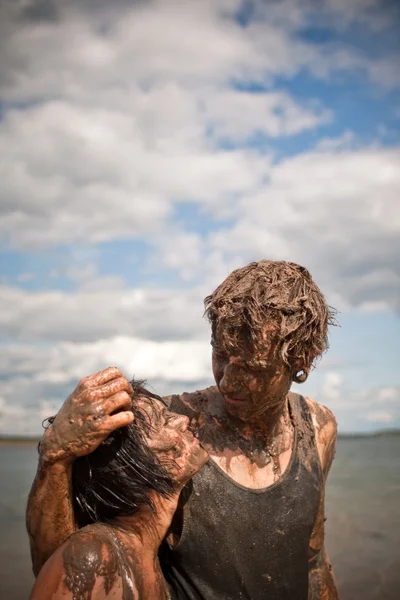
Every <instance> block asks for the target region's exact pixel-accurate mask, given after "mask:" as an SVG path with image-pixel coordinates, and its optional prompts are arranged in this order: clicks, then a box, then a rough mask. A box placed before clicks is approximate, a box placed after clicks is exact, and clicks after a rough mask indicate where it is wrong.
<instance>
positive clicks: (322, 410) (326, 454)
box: [306, 398, 337, 472]
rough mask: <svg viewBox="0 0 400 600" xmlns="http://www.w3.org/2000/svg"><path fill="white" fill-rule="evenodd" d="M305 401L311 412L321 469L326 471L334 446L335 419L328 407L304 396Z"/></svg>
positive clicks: (331, 458) (335, 433)
mask: <svg viewBox="0 0 400 600" xmlns="http://www.w3.org/2000/svg"><path fill="white" fill-rule="evenodd" d="M306 402H307V404H308V407H309V409H310V412H311V417H312V421H313V425H314V429H315V437H316V441H317V447H318V453H319V456H320V460H321V465H322V468H323V471H324V472H327V471H328V470H329V468H330V465H331V463H332V460H333V455H334V449H335V446H336V438H337V423H336V419H335V416H334V414H333V413H332V411H331V410H329V408H327V407H326V406H323V405H322V404H319V403H318V402H316V401H315V400H313V399H312V398H306Z"/></svg>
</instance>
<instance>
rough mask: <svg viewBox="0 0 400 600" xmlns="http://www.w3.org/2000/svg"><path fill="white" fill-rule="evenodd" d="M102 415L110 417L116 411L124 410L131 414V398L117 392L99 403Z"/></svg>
mask: <svg viewBox="0 0 400 600" xmlns="http://www.w3.org/2000/svg"><path fill="white" fill-rule="evenodd" d="M101 406H102V409H103V411H104V414H106V415H111V414H112V413H113V412H115V411H116V410H122V409H125V410H127V411H130V412H132V398H131V396H130V395H129V394H128V393H127V392H125V391H121V392H117V393H116V394H113V395H112V396H110V397H109V398H107V399H106V400H103V402H102V403H101Z"/></svg>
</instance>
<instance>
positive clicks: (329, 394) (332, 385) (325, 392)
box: [321, 371, 343, 402]
mask: <svg viewBox="0 0 400 600" xmlns="http://www.w3.org/2000/svg"><path fill="white" fill-rule="evenodd" d="M342 382H343V378H342V376H341V375H340V374H339V373H336V372H334V371H328V373H326V374H325V377H324V381H323V384H322V390H321V393H322V397H323V398H324V400H325V399H326V400H327V401H328V402H331V401H335V400H339V399H340V398H341V396H342V394H343V392H342Z"/></svg>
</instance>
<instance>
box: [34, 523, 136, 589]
mask: <svg viewBox="0 0 400 600" xmlns="http://www.w3.org/2000/svg"><path fill="white" fill-rule="evenodd" d="M117 590H118V591H119V592H120V597H121V598H122V593H123V590H121V581H120V578H119V572H118V564H117V563H116V561H115V557H113V556H112V555H110V552H109V549H108V548H107V547H106V545H105V544H104V543H103V542H102V541H101V540H99V539H98V538H97V537H96V536H93V535H90V534H86V533H85V532H84V530H83V531H82V533H78V534H77V535H76V536H72V537H71V538H70V539H69V540H67V542H65V543H64V544H63V545H62V546H60V548H58V549H57V550H56V551H55V552H54V554H53V555H52V556H51V557H50V558H49V559H48V560H47V562H46V563H45V565H44V566H43V568H42V569H41V571H40V573H39V575H38V577H37V579H36V582H35V585H34V586H33V590H32V592H31V595H30V600H75V599H76V598H78V597H79V598H83V597H85V598H87V597H90V598H92V600H105V599H106V598H109V597H110V595H109V593H110V592H111V593H112V595H113V596H114V592H115V591H117ZM114 597H115V596H114ZM136 599H137V595H136V594H135V595H134V596H132V600H136Z"/></svg>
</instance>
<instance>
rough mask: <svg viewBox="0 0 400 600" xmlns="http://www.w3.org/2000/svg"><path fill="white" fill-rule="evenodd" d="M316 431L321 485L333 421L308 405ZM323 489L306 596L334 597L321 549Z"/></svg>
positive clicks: (331, 447) (327, 463) (324, 411)
mask: <svg viewBox="0 0 400 600" xmlns="http://www.w3.org/2000/svg"><path fill="white" fill-rule="evenodd" d="M312 408H313V409H314V410H313V419H314V425H315V428H316V433H317V445H318V452H319V455H320V459H321V466H322V471H323V476H324V485H325V483H326V479H327V477H328V473H329V470H330V468H331V465H332V462H333V458H334V454H335V448H336V438H337V426H336V421H335V418H334V416H333V415H332V413H331V412H330V411H329V410H328V409H326V408H325V407H321V406H318V405H314V403H313V405H312ZM324 524H325V489H324V492H323V494H322V497H321V502H320V506H319V510H318V515H317V518H316V521H315V525H314V529H313V532H312V535H311V540H310V546H309V576H308V581H309V592H308V598H309V600H337V599H338V593H337V589H336V584H335V579H334V575H333V570H332V566H331V563H330V560H329V556H328V554H327V552H326V550H325V545H324V540H325V527H324Z"/></svg>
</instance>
